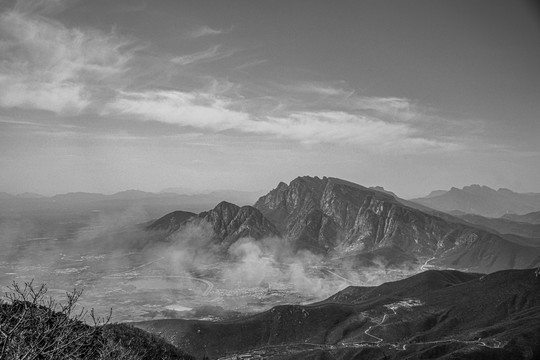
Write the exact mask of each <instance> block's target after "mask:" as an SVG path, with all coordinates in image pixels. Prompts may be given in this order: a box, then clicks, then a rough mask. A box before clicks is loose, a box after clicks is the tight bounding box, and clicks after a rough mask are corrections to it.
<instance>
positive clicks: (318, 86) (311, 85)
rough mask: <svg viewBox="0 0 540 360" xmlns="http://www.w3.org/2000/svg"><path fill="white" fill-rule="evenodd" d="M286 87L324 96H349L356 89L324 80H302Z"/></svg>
mask: <svg viewBox="0 0 540 360" xmlns="http://www.w3.org/2000/svg"><path fill="white" fill-rule="evenodd" d="M284 88H285V89H288V90H292V91H295V92H300V93H307V94H316V95H323V96H342V97H349V96H351V95H352V94H354V90H347V89H343V88H340V87H336V86H333V85H331V84H326V83H322V82H301V83H298V84H294V85H286V86H284Z"/></svg>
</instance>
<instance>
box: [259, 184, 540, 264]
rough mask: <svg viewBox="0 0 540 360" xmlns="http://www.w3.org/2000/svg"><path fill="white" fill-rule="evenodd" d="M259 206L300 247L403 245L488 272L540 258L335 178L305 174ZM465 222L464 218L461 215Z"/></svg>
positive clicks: (349, 250)
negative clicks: (306, 175)
mask: <svg viewBox="0 0 540 360" xmlns="http://www.w3.org/2000/svg"><path fill="white" fill-rule="evenodd" d="M255 207H256V208H257V209H259V210H260V211H261V213H262V214H264V216H266V217H267V218H268V219H269V220H270V221H272V222H273V223H274V224H275V225H276V227H277V228H278V229H279V230H280V231H281V233H282V234H283V235H284V236H285V237H286V238H287V240H288V241H289V242H290V243H291V244H293V245H294V246H295V247H296V248H297V249H303V248H305V249H309V250H311V251H316V252H319V253H333V254H338V255H344V254H357V253H362V252H363V253H365V252H369V251H375V250H377V249H382V248H398V249H399V250H401V251H403V252H405V253H407V254H412V255H414V256H417V257H426V256H436V257H437V258H438V260H439V261H441V262H445V263H446V265H452V266H456V267H461V268H464V267H474V268H478V266H479V265H481V266H482V267H481V269H483V270H494V269H499V268H513V267H529V266H535V265H537V264H539V263H540V249H537V248H526V247H522V246H519V245H517V244H513V243H510V242H508V241H506V240H503V239H501V238H500V237H499V236H497V235H495V234H491V233H489V232H486V231H483V230H480V229H477V228H475V227H472V226H467V225H466V224H463V223H462V222H459V221H456V222H452V221H448V218H446V219H442V218H440V217H437V216H434V215H431V214H427V213H425V212H422V211H420V210H417V209H413V208H410V207H408V206H405V205H404V204H403V203H401V202H400V201H399V200H398V199H396V198H395V197H393V196H392V195H389V194H388V193H383V192H379V191H376V190H374V189H368V188H365V187H363V186H360V185H357V184H354V183H350V182H346V181H343V180H340V179H335V178H326V177H324V178H322V179H320V178H318V177H314V178H313V177H299V178H297V179H295V180H293V181H292V182H291V183H290V184H289V185H286V184H284V183H280V184H279V185H278V187H277V188H276V189H274V190H272V191H271V192H270V193H268V194H267V195H266V196H263V197H261V198H260V199H259V200H258V201H257V203H256V204H255ZM456 220H457V219H456Z"/></svg>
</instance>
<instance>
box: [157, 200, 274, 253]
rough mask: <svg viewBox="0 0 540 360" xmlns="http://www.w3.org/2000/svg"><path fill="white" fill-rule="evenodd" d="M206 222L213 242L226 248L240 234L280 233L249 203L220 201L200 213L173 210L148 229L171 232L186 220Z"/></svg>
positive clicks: (196, 222) (199, 222) (197, 222)
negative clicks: (245, 204)
mask: <svg viewBox="0 0 540 360" xmlns="http://www.w3.org/2000/svg"><path fill="white" fill-rule="evenodd" d="M203 223H204V224H209V225H210V227H211V228H212V230H213V234H214V236H213V239H212V242H213V243H217V244H219V246H220V248H222V249H223V250H227V249H228V248H229V246H230V245H231V244H233V243H234V242H235V241H237V240H238V239H240V238H244V237H250V238H253V239H257V240H258V239H262V238H266V237H279V236H281V235H280V233H279V231H278V230H277V229H276V227H275V226H274V225H273V224H272V223H271V222H269V221H268V220H267V219H266V218H265V217H264V216H263V214H262V213H261V212H260V211H259V210H257V209H256V208H254V207H252V206H242V207H239V206H237V205H234V204H231V203H228V202H226V201H222V202H221V203H219V204H218V205H217V206H216V207H215V208H214V209H212V210H210V211H205V212H202V213H200V214H198V215H197V214H194V213H189V212H184V211H175V212H172V213H170V214H167V215H165V216H163V217H162V218H160V219H158V220H156V221H155V222H153V223H152V224H150V225H149V226H148V227H147V229H148V230H159V231H165V232H166V233H167V234H169V235H170V234H173V233H175V232H176V231H179V230H181V229H182V228H183V227H184V226H186V225H187V224H195V225H199V224H203Z"/></svg>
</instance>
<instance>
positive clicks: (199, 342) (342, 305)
mask: <svg viewBox="0 0 540 360" xmlns="http://www.w3.org/2000/svg"><path fill="white" fill-rule="evenodd" d="M538 324H540V277H538V276H536V275H535V273H534V270H506V271H501V272H497V273H493V274H490V275H482V274H467V273H461V272H458V271H427V272H424V273H421V274H418V275H415V276H412V277H410V278H408V279H404V280H401V281H396V282H391V283H385V284H382V285H380V286H377V287H349V288H347V289H345V290H343V291H341V292H340V293H338V294H336V295H334V296H332V297H330V298H329V299H328V300H326V301H323V302H320V303H317V304H312V305H305V306H298V305H295V306H277V307H274V308H272V309H271V310H269V311H266V312H263V313H260V314H257V315H253V316H250V317H246V318H243V319H239V320H234V321H226V322H225V321H224V322H209V321H194V320H190V321H188V320H155V321H146V322H141V323H136V324H135V326H137V327H140V328H142V329H145V330H148V331H151V332H154V333H159V334H161V335H162V336H164V337H165V338H166V339H168V340H170V341H171V342H172V343H173V344H175V345H177V346H180V347H181V348H183V349H186V350H187V351H188V352H190V353H192V354H194V355H196V356H203V355H204V354H208V355H209V356H210V357H211V358H217V357H219V356H225V355H227V354H234V353H236V354H238V353H240V354H242V353H248V354H261V353H263V354H264V355H265V356H268V357H270V356H273V357H272V359H327V358H332V359H353V358H354V359H367V360H369V359H385V358H386V359H418V358H426V359H443V358H444V359H501V360H502V359H530V360H532V359H538V358H539V357H540V327H539V326H538Z"/></svg>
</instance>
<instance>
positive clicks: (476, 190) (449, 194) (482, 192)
mask: <svg viewBox="0 0 540 360" xmlns="http://www.w3.org/2000/svg"><path fill="white" fill-rule="evenodd" d="M412 201H414V202H416V203H418V204H422V205H425V206H428V207H431V208H433V209H436V210H440V211H445V212H464V213H468V214H476V215H482V216H487V217H500V216H503V215H505V214H507V213H515V214H526V213H529V212H532V211H539V210H540V194H536V193H526V194H523V193H516V192H513V191H511V190H508V189H499V190H494V189H491V188H489V187H487V186H480V185H471V186H465V187H464V188H463V189H458V188H455V187H453V188H451V189H450V190H449V191H445V192H441V191H437V192H434V193H431V194H430V195H428V196H427V197H424V198H418V199H413V200H412Z"/></svg>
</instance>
